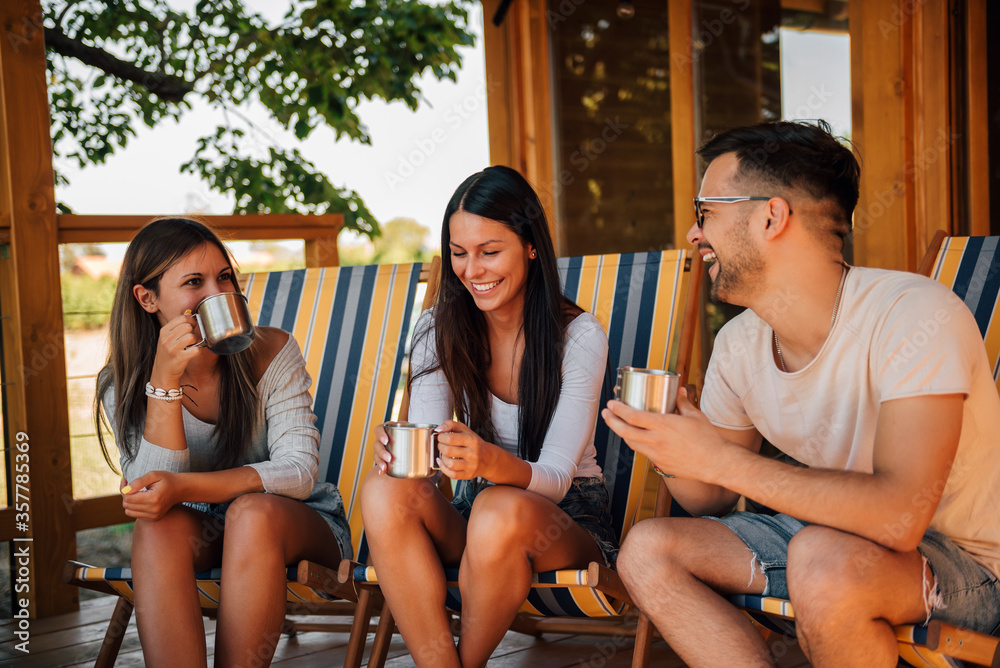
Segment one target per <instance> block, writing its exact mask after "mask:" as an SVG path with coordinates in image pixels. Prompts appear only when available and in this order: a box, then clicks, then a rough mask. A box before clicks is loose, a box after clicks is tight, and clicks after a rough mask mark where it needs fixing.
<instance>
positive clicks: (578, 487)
mask: <svg viewBox="0 0 1000 668" xmlns="http://www.w3.org/2000/svg"><path fill="white" fill-rule="evenodd" d="M489 486H490V484H488V483H479V484H478V485H477V484H476V481H473V480H461V481H459V483H458V489H457V490H456V491H455V498H454V500H453V501H452V505H454V506H455V508H456V509H457V510H458V512H459V513H461V514H462V517H464V518H465V519H469V514H470V513H471V512H472V502H473V501H474V500H475V498H476V495H478V494H479V493H480V492H481V491H483V490H484V489H486V488H487V487H489ZM558 505H559V509H560V510H562V511H563V512H564V513H566V514H567V515H569V516H570V517H571V518H572V519H573V521H575V522H576V523H577V524H579V525H580V526H581V527H582V528H583V530H584V531H586V532H587V533H589V534H590V535H591V536H593V537H594V540H596V541H597V545H598V547H600V548H601V554H602V555H603V556H604V563H605V565H607V566H608V567H609V568H614V565H615V560H616V559H617V558H618V537H617V536H616V535H615V532H614V530H613V529H612V528H611V498H610V497H609V496H608V488H607V486H606V485H605V484H604V478H603V476H599V477H596V478H574V479H573V482H572V484H570V487H569V490H568V491H567V492H566V496H564V497H563V500H562V501H560V502H559V504H558Z"/></svg>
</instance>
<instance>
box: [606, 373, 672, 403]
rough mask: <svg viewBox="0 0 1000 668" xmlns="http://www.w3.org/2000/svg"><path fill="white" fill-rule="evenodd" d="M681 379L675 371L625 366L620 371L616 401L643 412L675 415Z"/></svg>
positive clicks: (616, 388) (616, 386) (616, 387)
mask: <svg viewBox="0 0 1000 668" xmlns="http://www.w3.org/2000/svg"><path fill="white" fill-rule="evenodd" d="M680 379H681V377H680V374H676V373H674V372H673V371H662V370H660V369H638V368H636V367H632V366H623V367H620V368H619V369H618V384H617V385H615V399H617V400H618V401H621V402H624V403H626V404H628V405H629V406H631V407H632V408H637V409H639V410H641V411H652V412H654V413H673V412H674V408H676V407H677V387H678V385H680Z"/></svg>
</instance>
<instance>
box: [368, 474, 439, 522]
mask: <svg viewBox="0 0 1000 668" xmlns="http://www.w3.org/2000/svg"><path fill="white" fill-rule="evenodd" d="M438 493H439V492H438V491H437V490H436V489H435V488H434V487H433V485H431V484H429V483H428V482H427V481H425V480H403V479H399V478H391V477H389V476H387V475H384V474H383V475H379V473H378V471H377V470H376V469H373V470H372V471H371V472H370V473H369V474H368V477H367V478H365V481H364V483H362V485H361V490H360V493H359V501H360V503H361V519H362V521H363V522H364V524H365V532H366V533H368V534H369V535H378V533H379V532H381V531H383V530H390V529H391V528H393V527H398V526H399V525H400V524H406V523H410V522H413V521H415V520H417V519H419V517H420V516H421V511H422V510H424V509H425V508H426V507H427V506H428V505H429V503H430V501H431V496H432V495H434V494H438Z"/></svg>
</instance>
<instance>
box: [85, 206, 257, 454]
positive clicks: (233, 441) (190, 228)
mask: <svg viewBox="0 0 1000 668" xmlns="http://www.w3.org/2000/svg"><path fill="white" fill-rule="evenodd" d="M205 244H212V245H214V246H216V247H217V248H218V249H219V250H220V251H221V252H222V255H223V257H225V258H226V260H227V262H228V263H229V267H230V269H233V264H234V263H233V257H232V254H231V253H230V252H229V249H228V248H226V246H225V245H224V244H223V243H222V241H221V240H220V239H219V237H218V235H217V234H216V233H215V232H214V231H213V230H212V229H211V228H209V227H208V226H207V225H205V224H203V223H200V222H198V221H195V220H190V219H188V218H162V219H159V220H154V221H152V222H150V223H148V224H147V225H146V226H145V227H143V228H142V229H141V230H139V232H138V233H136V235H135V237H133V238H132V241H131V243H129V246H128V250H126V251H125V258H124V260H123V261H122V268H121V272H120V274H119V276H118V287H117V289H116V290H115V298H114V302H113V304H112V306H111V322H110V327H109V332H108V339H109V341H108V359H107V362H106V363H105V365H104V368H103V369H101V372H100V373H99V374H98V375H97V394H96V396H95V397H94V423H95V425H96V427H97V438H98V441H99V442H100V444H101V450H102V451H103V453H104V459H105V461H107V462H108V465H109V466H111V468H112V469H114V470H115V471H116V472H117V471H118V467H117V465H116V463H115V462H114V461H113V459H112V457H111V454H110V452H109V449H108V443H107V442H106V441H105V437H104V433H105V429H106V428H108V427H110V426H111V425H110V424H109V422H108V420H109V419H110V420H111V421H112V422H113V424H114V426H115V429H114V431H115V433H116V434H117V445H118V449H119V450H120V451H121V452H122V454H123V455H124V456H125V457H126V458H127V459H128V460H129V461H131V460H134V459H135V457H136V455H137V454H138V449H139V443H140V441H141V439H142V431H143V425H144V424H145V421H146V402H147V401H148V399H147V398H146V383H147V382H148V381H149V378H150V375H151V373H152V369H153V360H154V358H155V356H156V345H157V340H158V339H159V336H160V322H159V320H158V319H157V317H156V314H155V313H148V312H147V311H146V310H145V309H143V308H142V306H141V305H140V304H139V302H138V300H137V299H136V298H135V295H134V294H133V292H132V288H133V287H134V286H135V285H142V286H143V287H144V288H146V289H147V290H149V291H151V292H153V293H154V294H156V293H157V292H158V291H159V287H160V278H161V277H162V276H163V273H164V272H165V271H166V270H167V269H169V268H170V267H171V266H173V265H174V264H175V263H176V262H177V261H179V260H180V259H181V258H183V257H184V256H186V255H187V254H188V253H191V252H192V251H194V250H197V249H198V248H201V247H202V246H204V245H205ZM233 276H234V279H233V283H234V284H235V285H236V289H237V290H240V287H239V284H238V283H237V282H236V279H235V276H236V272H235V270H233ZM257 340H259V338H258V339H257ZM258 350H259V348H258V346H256V345H252V346H250V347H249V348H248V349H246V350H244V351H243V352H240V353H237V354H235V355H220V356H219V405H220V410H219V421H218V423H217V424H216V425H215V429H214V430H213V436H214V437H215V439H216V443H218V452H217V453H216V465H217V466H218V467H219V468H230V467H232V466H235V465H236V464H237V462H239V461H240V459H241V458H242V455H243V453H244V452H246V450H247V448H249V446H250V437H251V432H252V430H253V425H254V423H255V422H256V418H257V412H258V411H259V405H260V397H259V395H258V392H257V384H256V381H255V378H254V369H255V368H256V364H255V363H256V357H257V351H258ZM112 388H113V390H114V393H115V410H114V415H113V416H108V415H107V414H106V413H105V412H104V411H103V410H102V409H103V403H102V399H103V398H104V396H105V394H106V393H107V392H108V390H109V389H112Z"/></svg>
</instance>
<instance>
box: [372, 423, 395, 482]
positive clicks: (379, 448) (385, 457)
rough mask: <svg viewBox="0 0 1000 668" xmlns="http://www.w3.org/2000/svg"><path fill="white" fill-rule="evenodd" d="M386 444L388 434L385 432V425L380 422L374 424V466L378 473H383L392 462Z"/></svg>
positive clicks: (387, 443)
mask: <svg viewBox="0 0 1000 668" xmlns="http://www.w3.org/2000/svg"><path fill="white" fill-rule="evenodd" d="M388 445H389V435H388V434H387V433H385V427H383V426H382V425H380V424H377V425H375V466H377V467H378V474H379V475H382V474H383V473H385V471H386V469H387V468H388V466H389V464H390V463H392V453H391V452H389V450H388V448H387V447H386V446H388Z"/></svg>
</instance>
